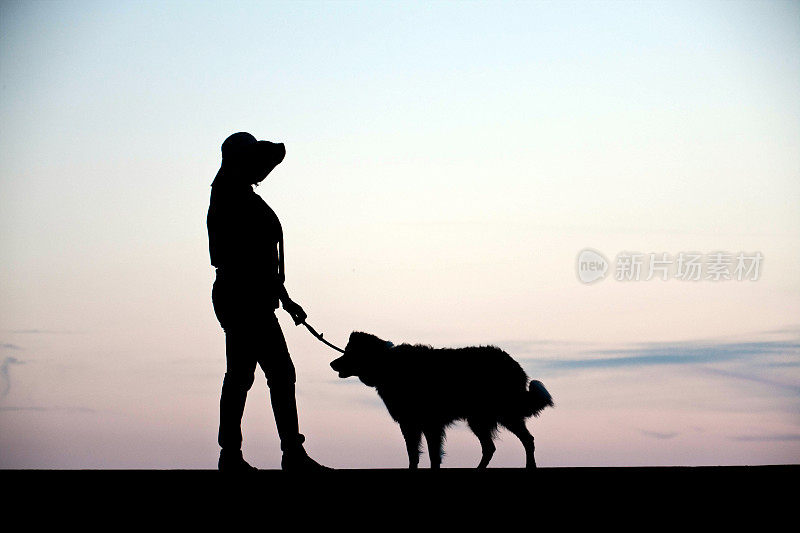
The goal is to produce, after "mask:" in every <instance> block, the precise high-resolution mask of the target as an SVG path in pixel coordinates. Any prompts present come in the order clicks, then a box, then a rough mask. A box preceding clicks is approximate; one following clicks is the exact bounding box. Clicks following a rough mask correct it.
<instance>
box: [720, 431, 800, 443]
mask: <svg viewBox="0 0 800 533" xmlns="http://www.w3.org/2000/svg"><path fill="white" fill-rule="evenodd" d="M728 438H729V439H730V440H735V441H739V442H776V441H778V442H782V441H800V433H769V434H766V435H735V436H733V437H728Z"/></svg>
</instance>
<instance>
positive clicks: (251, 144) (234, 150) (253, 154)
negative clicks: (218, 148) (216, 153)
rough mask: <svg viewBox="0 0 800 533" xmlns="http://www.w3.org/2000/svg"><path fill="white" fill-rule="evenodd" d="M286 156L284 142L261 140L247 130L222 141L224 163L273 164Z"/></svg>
mask: <svg viewBox="0 0 800 533" xmlns="http://www.w3.org/2000/svg"><path fill="white" fill-rule="evenodd" d="M285 156H286V147H285V146H284V145H283V143H273V142H269V141H259V140H257V139H256V138H255V137H253V136H252V135H250V134H249V133H247V132H244V131H240V132H239V133H234V134H233V135H231V136H230V137H228V138H227V139H225V142H223V143H222V163H223V165H224V164H226V163H230V164H234V165H237V166H238V165H248V166H250V165H255V166H259V167H260V166H265V167H266V166H271V167H274V166H275V165H277V164H279V163H280V162H281V161H283V158H284V157H285Z"/></svg>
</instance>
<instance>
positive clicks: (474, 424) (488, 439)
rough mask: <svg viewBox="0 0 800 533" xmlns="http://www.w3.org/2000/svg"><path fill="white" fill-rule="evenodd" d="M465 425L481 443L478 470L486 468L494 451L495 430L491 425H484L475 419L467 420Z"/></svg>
mask: <svg viewBox="0 0 800 533" xmlns="http://www.w3.org/2000/svg"><path fill="white" fill-rule="evenodd" d="M467 424H468V425H469V428H470V429H471V430H472V432H473V433H474V434H475V436H476V437H478V440H479V441H480V443H481V454H482V455H481V462H480V463H478V468H481V469H483V468H486V467H487V466H488V464H489V461H491V460H492V456H493V455H494V451H495V450H496V448H495V445H494V429H495V428H494V427H493V426H492V424H485V423H482V422H480V421H478V420H475V419H469V420H467Z"/></svg>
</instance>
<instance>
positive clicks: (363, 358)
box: [331, 331, 394, 386]
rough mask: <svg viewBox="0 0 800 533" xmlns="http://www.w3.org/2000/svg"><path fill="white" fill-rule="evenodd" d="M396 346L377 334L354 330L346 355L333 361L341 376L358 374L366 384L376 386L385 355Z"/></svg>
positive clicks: (346, 348)
mask: <svg viewBox="0 0 800 533" xmlns="http://www.w3.org/2000/svg"><path fill="white" fill-rule="evenodd" d="M392 346H394V345H393V344H392V343H391V342H387V341H385V340H382V339H379V338H378V337H376V336H375V335H370V334H369V333H362V332H360V331H354V332H353V333H351V334H350V340H348V341H347V346H345V348H344V355H342V356H341V357H339V358H338V359H335V360H334V361H332V362H331V368H332V369H334V370H335V371H336V372H338V373H339V377H340V378H349V377H350V376H357V377H358V378H360V379H361V381H363V382H364V384H365V385H369V386H374V380H375V377H376V373H377V372H378V370H379V369H380V366H381V362H382V359H383V356H384V355H385V354H386V352H387V351H388V350H389V349H390V348H391V347H392Z"/></svg>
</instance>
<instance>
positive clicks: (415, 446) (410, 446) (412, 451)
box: [400, 424, 422, 470]
mask: <svg viewBox="0 0 800 533" xmlns="http://www.w3.org/2000/svg"><path fill="white" fill-rule="evenodd" d="M400 431H402V432H403V438H404V439H405V441H406V451H407V452H408V468H409V469H411V470H415V469H416V468H417V466H418V465H419V454H420V451H419V441H420V439H421V438H422V431H421V430H420V429H419V428H417V427H416V426H414V425H411V424H400Z"/></svg>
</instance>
